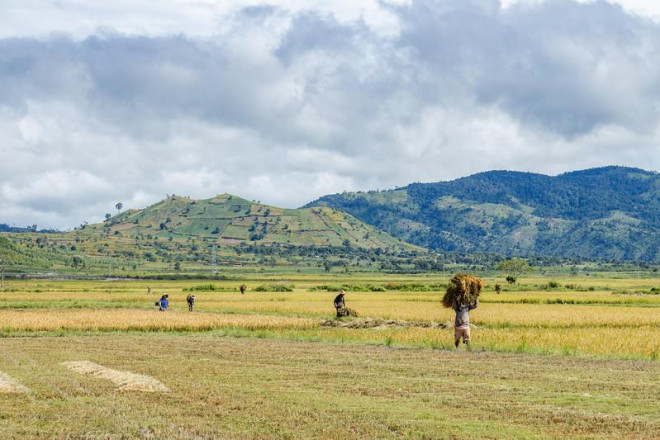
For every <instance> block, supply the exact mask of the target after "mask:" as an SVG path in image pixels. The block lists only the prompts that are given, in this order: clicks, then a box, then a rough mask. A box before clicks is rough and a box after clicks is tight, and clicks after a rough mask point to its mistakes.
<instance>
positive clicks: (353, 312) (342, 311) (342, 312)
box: [338, 307, 359, 318]
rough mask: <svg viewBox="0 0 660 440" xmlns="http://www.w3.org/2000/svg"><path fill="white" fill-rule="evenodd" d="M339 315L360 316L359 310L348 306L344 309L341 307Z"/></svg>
mask: <svg viewBox="0 0 660 440" xmlns="http://www.w3.org/2000/svg"><path fill="white" fill-rule="evenodd" d="M338 313H339V316H353V317H356V318H357V317H358V316H359V315H358V312H357V310H353V309H349V308H348V307H344V308H342V309H339V312H338Z"/></svg>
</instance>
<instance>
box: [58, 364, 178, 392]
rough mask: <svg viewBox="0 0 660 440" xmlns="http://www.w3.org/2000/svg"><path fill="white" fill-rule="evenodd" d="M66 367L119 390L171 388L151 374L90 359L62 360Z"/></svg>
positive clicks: (157, 390)
mask: <svg viewBox="0 0 660 440" xmlns="http://www.w3.org/2000/svg"><path fill="white" fill-rule="evenodd" d="M62 365H64V366H65V367H66V368H68V369H69V370H71V371H74V372H76V373H78V374H85V375H89V376H93V377H97V378H99V379H106V380H109V381H110V382H112V383H114V384H115V385H116V386H117V388H118V389H119V391H145V392H152V393H153V392H159V393H164V392H168V391H169V389H168V388H167V387H166V386H165V385H163V384H162V383H161V382H159V381H158V380H156V379H154V378H153V377H151V376H145V375H143V374H135V373H131V372H130V371H119V370H113V369H111V368H106V367H104V366H102V365H98V364H95V363H94V362H90V361H68V362H62Z"/></svg>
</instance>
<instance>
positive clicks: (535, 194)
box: [307, 166, 660, 261]
mask: <svg viewBox="0 0 660 440" xmlns="http://www.w3.org/2000/svg"><path fill="white" fill-rule="evenodd" d="M307 206H308V207H311V206H328V207H334V208H337V209H341V210H343V211H346V212H348V213H350V214H352V215H354V216H355V217H357V218H358V219H360V220H362V221H364V222H367V223H369V224H372V225H374V226H376V227H378V228H380V229H382V230H384V231H386V232H388V233H390V234H392V235H393V236H395V237H398V238H400V239H402V240H406V241H408V242H410V243H414V244H417V245H420V246H424V247H429V248H431V249H436V250H456V251H463V252H473V251H479V252H492V253H498V254H502V255H520V256H529V255H547V256H568V257H578V258H586V259H599V260H600V259H603V260H617V261H618V260H645V261H660V175H659V174H658V173H656V172H649V171H644V170H641V169H636V168H625V167H616V166H611V167H604V168H594V169H588V170H583V171H576V172H571V173H566V174H561V175H559V176H556V177H551V176H545V175H541V174H533V173H522V172H512V171H489V172H485V173H480V174H475V175H473V176H469V177H465V178H461V179H457V180H453V181H449V182H437V183H414V184H411V185H408V186H407V187H405V188H400V189H395V190H388V191H370V192H366V193H364V192H357V193H343V194H335V195H329V196H324V197H321V198H320V199H318V200H316V201H314V202H312V203H310V204H308V205H307Z"/></svg>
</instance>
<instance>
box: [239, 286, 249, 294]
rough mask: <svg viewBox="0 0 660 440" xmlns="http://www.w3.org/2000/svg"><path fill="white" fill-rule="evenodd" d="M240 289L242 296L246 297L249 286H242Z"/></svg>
mask: <svg viewBox="0 0 660 440" xmlns="http://www.w3.org/2000/svg"><path fill="white" fill-rule="evenodd" d="M238 289H239V290H240V291H241V295H245V290H246V289H247V286H246V285H245V284H241V286H240V287H239V288H238Z"/></svg>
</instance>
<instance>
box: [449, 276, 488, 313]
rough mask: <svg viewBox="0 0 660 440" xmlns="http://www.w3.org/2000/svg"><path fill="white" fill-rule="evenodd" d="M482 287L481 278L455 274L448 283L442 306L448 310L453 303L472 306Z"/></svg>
mask: <svg viewBox="0 0 660 440" xmlns="http://www.w3.org/2000/svg"><path fill="white" fill-rule="evenodd" d="M483 287H484V282H483V280H482V279H481V278H477V277H475V276H474V275H470V274H465V273H459V274H456V275H454V278H452V279H451V280H450V281H449V287H447V292H446V293H445V296H444V297H443V298H442V305H443V306H445V307H447V308H450V307H452V306H453V304H454V302H457V303H459V304H473V303H474V302H475V301H476V300H477V298H479V294H480V293H481V289H482V288H483Z"/></svg>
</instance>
